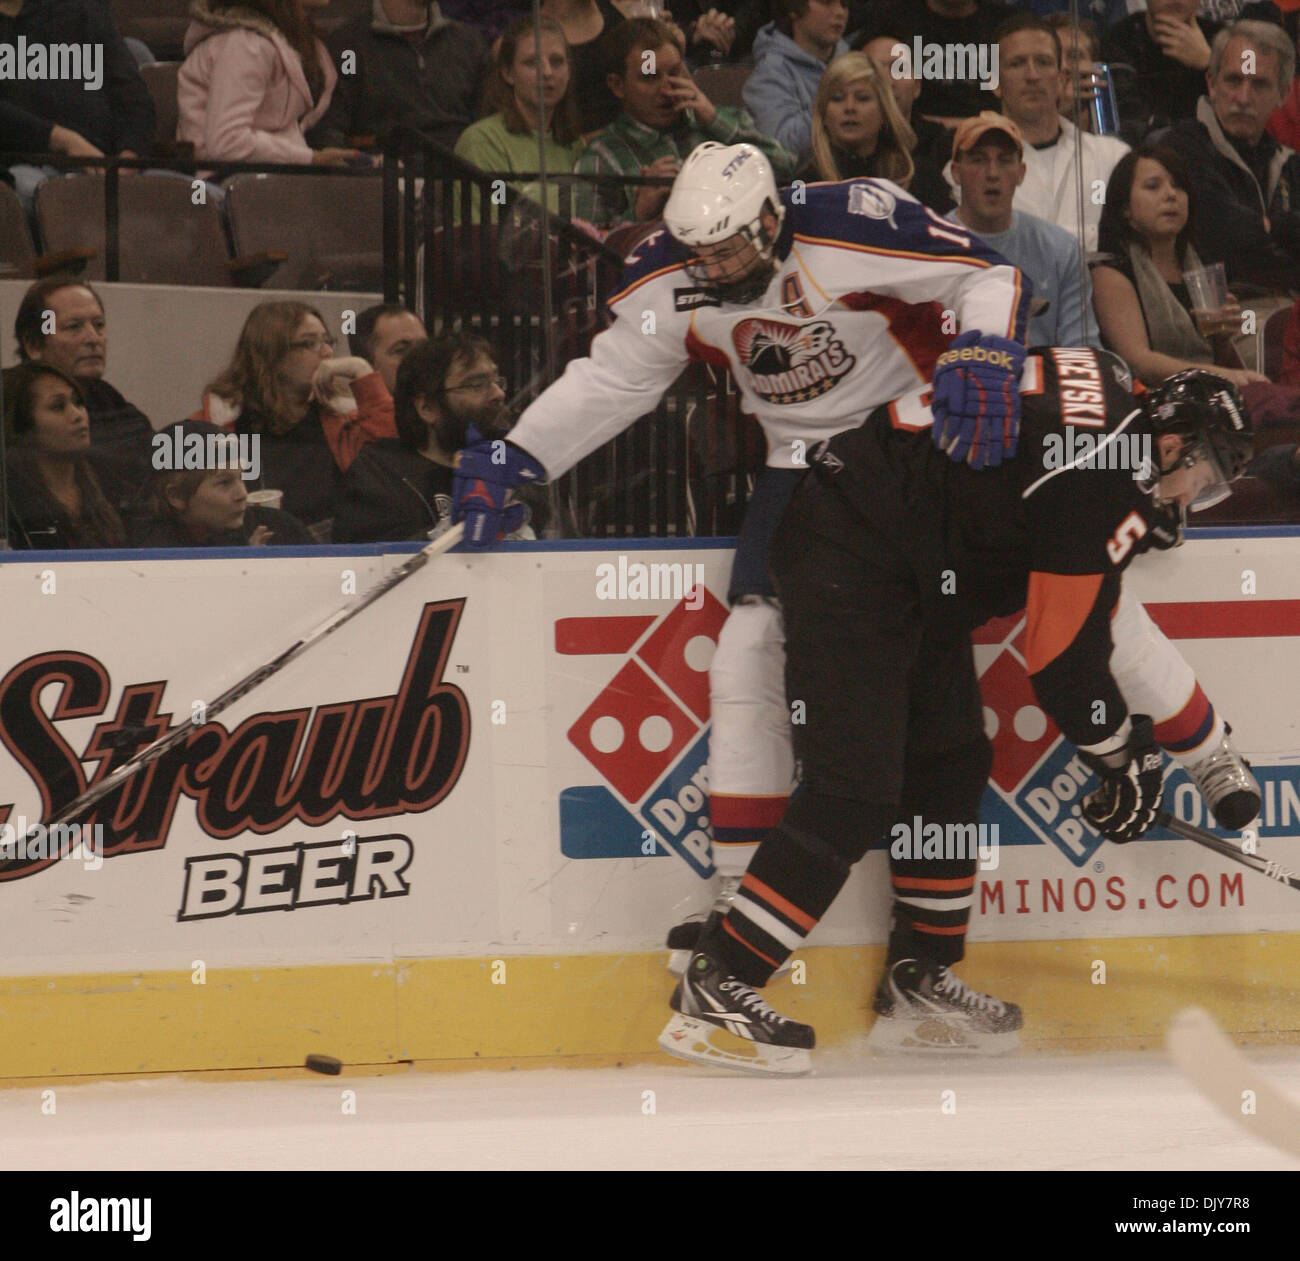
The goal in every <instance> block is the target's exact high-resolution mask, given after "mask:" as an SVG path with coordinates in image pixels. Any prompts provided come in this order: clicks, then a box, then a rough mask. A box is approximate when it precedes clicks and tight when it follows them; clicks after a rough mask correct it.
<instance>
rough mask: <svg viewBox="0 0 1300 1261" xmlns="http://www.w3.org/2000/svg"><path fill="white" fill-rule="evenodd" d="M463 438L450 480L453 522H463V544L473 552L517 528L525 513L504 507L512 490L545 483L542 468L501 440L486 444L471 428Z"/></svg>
mask: <svg viewBox="0 0 1300 1261" xmlns="http://www.w3.org/2000/svg"><path fill="white" fill-rule="evenodd" d="M467 437H468V445H467V446H466V447H465V448H464V449H463V450H462V451H461V452H460V454H459V455H458V456H457V457H456V472H455V476H454V477H453V478H452V484H451V497H452V502H453V504H454V507H453V510H452V519H453V521H464V522H465V546H466V547H468V548H470V549H471V550H472V551H476V552H477V551H484V550H486V549H487V548H489V547H491V546H492V545H493V544H494V543H496V542H499V541H500V540H501V539H503V538H504V537H505V536H506V535H507V534H510V533H513V532H514V531H515V530H517V529H519V527H520V526H521V525H522V524H523V522H524V520H525V519H526V514H527V509H526V508H525V507H524V505H523V504H510V505H509V506H507V504H506V500H507V499H508V498H509V496H510V492H511V491H512V490H514V488H515V487H516V486H525V485H531V484H532V483H534V482H544V481H545V480H546V470H545V469H544V468H543V467H542V466H541V465H540V464H539V463H538V462H537V461H536V460H535V459H533V457H532V456H531V455H529V454H528V452H527V451H525V450H524V449H523V448H522V447H517V446H515V445H514V443H512V442H507V441H506V440H505V439H504V438H492V439H490V440H485V439H484V438H483V436H482V434H480V433H479V431H478V430H477V429H475V428H474V427H473V426H472V425H471V426H470V429H469V433H468V435H467Z"/></svg>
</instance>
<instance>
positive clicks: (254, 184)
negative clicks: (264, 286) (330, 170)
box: [226, 174, 384, 292]
mask: <svg viewBox="0 0 1300 1261" xmlns="http://www.w3.org/2000/svg"><path fill="white" fill-rule="evenodd" d="M226 189H227V193H226V210H227V212H228V214H229V215H230V226H231V230H232V232H233V234H234V238H235V249H236V250H237V251H238V253H239V254H241V255H261V254H264V253H265V252H267V251H279V252H282V253H284V254H285V255H287V257H286V260H285V262H284V263H283V264H282V265H281V266H280V267H279V268H278V269H277V271H276V272H275V273H274V275H273V276H272V277H271V280H270V284H271V285H272V286H273V287H274V288H277V289H347V290H364V291H367V292H369V291H371V290H375V289H382V288H383V276H384V229H383V183H382V181H381V180H379V179H378V178H376V177H368V178H367V177H356V178H345V177H338V176H329V175H258V174H251V175H236V176H235V177H234V178H232V179H231V180H230V181H229V182H228V184H227V185H226Z"/></svg>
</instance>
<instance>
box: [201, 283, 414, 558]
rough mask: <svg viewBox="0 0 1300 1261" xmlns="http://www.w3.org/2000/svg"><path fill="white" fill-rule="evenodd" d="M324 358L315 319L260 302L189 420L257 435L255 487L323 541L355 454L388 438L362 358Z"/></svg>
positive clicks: (382, 408) (380, 400)
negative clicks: (279, 496)
mask: <svg viewBox="0 0 1300 1261" xmlns="http://www.w3.org/2000/svg"><path fill="white" fill-rule="evenodd" d="M333 350H334V338H333V337H332V336H331V335H330V333H329V331H328V329H327V328H326V326H325V321H324V320H323V319H322V318H321V315H320V313H319V312H318V311H315V310H313V309H312V308H311V307H309V306H305V305H303V304H302V303H301V302H263V303H260V304H259V305H258V306H256V307H254V308H253V310H252V311H251V312H249V316H248V319H247V320H246V321H245V323H244V328H243V331H242V332H241V333H240V335H239V342H238V344H237V345H236V346H235V353H234V355H233V356H232V357H231V360H230V363H229V365H228V366H227V367H226V368H225V370H224V371H223V372H222V373H221V374H220V375H219V376H218V377H217V378H216V380H215V381H213V382H212V383H211V384H210V385H209V386H208V388H207V390H206V391H205V393H204V397H203V406H202V408H201V409H200V411H199V412H197V413H196V414H195V415H194V416H192V417H191V418H190V419H192V420H207V421H211V422H212V423H213V424H216V425H220V426H221V427H222V428H223V429H229V430H233V431H234V432H235V433H240V434H249V435H253V434H256V435H257V436H258V438H259V443H260V448H261V461H262V476H261V479H260V483H259V488H265V489H274V490H281V491H283V492H284V508H285V509H286V511H288V512H291V513H292V514H293V515H294V516H295V517H297V518H298V519H299V520H300V521H304V522H306V523H307V525H308V526H309V527H316V528H317V530H319V531H320V532H322V533H323V532H324V531H323V526H322V523H323V522H324V521H326V520H327V519H328V518H329V516H330V512H331V510H332V508H333V503H334V495H335V491H336V490H337V487H338V484H339V482H340V481H341V478H342V474H343V473H344V472H345V471H346V470H347V468H348V466H349V465H350V464H351V463H352V461H353V460H354V459H355V458H356V455H357V453H358V451H360V450H361V448H362V447H363V446H364V445H365V444H366V443H367V442H369V441H372V440H374V439H376V438H380V437H388V436H391V435H392V433H393V432H395V431H394V429H393V420H392V403H391V399H390V398H389V395H388V391H387V390H385V389H384V388H383V383H382V382H381V381H380V379H379V374H378V373H376V372H375V371H374V370H373V369H372V368H371V366H370V365H369V364H368V363H366V361H365V360H363V359H359V358H346V359H340V360H336V359H332V358H331V355H332V354H333Z"/></svg>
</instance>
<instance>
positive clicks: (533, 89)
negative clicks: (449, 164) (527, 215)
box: [456, 17, 582, 210]
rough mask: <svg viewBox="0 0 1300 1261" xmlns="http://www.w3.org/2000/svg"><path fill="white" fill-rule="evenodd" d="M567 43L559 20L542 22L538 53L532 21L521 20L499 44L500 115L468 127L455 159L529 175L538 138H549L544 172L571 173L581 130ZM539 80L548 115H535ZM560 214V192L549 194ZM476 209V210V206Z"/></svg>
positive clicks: (579, 147) (535, 161)
mask: <svg viewBox="0 0 1300 1261" xmlns="http://www.w3.org/2000/svg"><path fill="white" fill-rule="evenodd" d="M572 70H573V67H572V62H571V61H570V58H569V45H568V43H567V42H566V41H565V38H564V32H563V31H562V30H561V29H560V26H559V24H558V23H557V22H555V21H553V20H552V19H550V18H543V19H542V42H541V49H540V55H539V49H538V46H537V40H536V39H535V38H534V37H533V19H532V18H531V17H529V18H520V19H519V21H518V22H516V23H515V24H514V25H513V26H512V27H511V28H510V29H509V30H508V31H506V33H505V34H504V35H503V36H502V37H501V42H500V44H498V45H497V56H496V73H497V78H498V80H499V81H500V86H501V89H502V94H503V97H504V104H503V105H502V108H501V110H500V112H499V113H496V114H493V115H491V116H490V117H488V118H483V119H480V120H479V121H478V122H476V123H474V124H473V126H471V127H467V128H466V129H465V131H464V132H463V133H462V135H461V138H460V140H459V141H458V142H457V144H456V155H457V156H458V157H461V158H464V159H465V160H466V161H467V162H472V163H473V164H474V165H475V166H477V167H478V168H479V169H480V170H483V171H528V172H535V171H536V170H537V167H538V159H537V147H538V136H539V134H540V135H543V136H545V137H546V169H547V171H549V172H552V173H554V172H558V171H563V172H565V173H568V172H571V171H572V170H573V163H574V161H575V160H576V158H577V156H578V154H579V153H581V152H582V130H581V123H580V122H579V120H578V105H577V101H576V100H575V98H574V90H573V76H572ZM539 76H540V78H541V83H542V99H543V103H544V106H545V109H546V115H545V117H543V118H541V119H539V118H538V116H537V81H538V77H539ZM548 200H549V202H550V206H551V209H552V210H558V208H559V197H558V190H557V189H556V188H554V187H552V189H551V190H550V195H549V198H548ZM476 209H477V206H476Z"/></svg>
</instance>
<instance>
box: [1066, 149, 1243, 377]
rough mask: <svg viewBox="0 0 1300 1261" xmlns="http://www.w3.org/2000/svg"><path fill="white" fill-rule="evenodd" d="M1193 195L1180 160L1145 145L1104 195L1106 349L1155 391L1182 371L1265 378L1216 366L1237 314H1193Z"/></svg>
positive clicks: (1101, 302) (1101, 298)
mask: <svg viewBox="0 0 1300 1261" xmlns="http://www.w3.org/2000/svg"><path fill="white" fill-rule="evenodd" d="M1196 200H1197V199H1196V197H1195V195H1194V193H1193V191H1192V184H1191V181H1190V180H1189V179H1188V172H1187V169H1186V167H1185V165H1184V163H1183V161H1182V160H1181V159H1180V157H1179V156H1178V154H1177V153H1176V152H1174V151H1173V150H1172V149H1169V148H1167V147H1165V146H1163V145H1152V144H1144V145H1142V146H1141V147H1140V148H1137V149H1134V150H1133V151H1132V152H1130V153H1128V154H1126V155H1125V156H1124V158H1123V159H1121V161H1120V162H1119V163H1118V165H1117V166H1116V167H1115V171H1114V174H1113V175H1112V176H1111V179H1110V184H1109V186H1108V187H1107V189H1106V208H1105V210H1104V211H1103V212H1102V218H1101V247H1102V249H1103V250H1104V251H1105V253H1106V255H1107V257H1106V258H1105V259H1104V260H1103V261H1101V262H1099V263H1098V264H1097V265H1096V266H1095V267H1094V268H1093V272H1092V283H1093V287H1094V290H1095V295H1096V296H1095V298H1094V302H1095V304H1096V308H1097V321H1098V323H1099V324H1100V325H1101V332H1102V336H1103V338H1105V342H1106V345H1107V346H1109V347H1110V348H1111V349H1112V350H1114V351H1115V352H1116V353H1117V354H1119V355H1121V356H1122V357H1123V358H1124V360H1125V362H1126V363H1127V364H1128V365H1129V367H1130V368H1131V369H1132V370H1133V374H1134V376H1136V377H1138V378H1139V379H1140V380H1142V381H1144V382H1145V383H1146V384H1147V385H1155V384H1158V383H1159V382H1160V381H1163V380H1164V379H1165V377H1167V376H1169V375H1170V374H1171V373H1174V372H1181V371H1182V370H1183V369H1184V368H1208V369H1210V370H1211V371H1213V372H1217V373H1219V374H1220V375H1221V376H1225V377H1227V378H1228V380H1230V381H1232V382H1233V383H1234V384H1235V385H1237V386H1245V385H1248V384H1250V383H1251V382H1257V381H1265V380H1267V378H1265V377H1262V376H1260V374H1259V373H1257V372H1249V371H1246V370H1245V369H1233V368H1223V367H1216V366H1215V363H1214V353H1215V347H1214V345H1213V342H1214V341H1216V340H1217V339H1225V340H1226V339H1227V338H1228V337H1229V336H1230V335H1231V334H1232V333H1234V332H1239V331H1240V328H1241V309H1240V308H1239V307H1238V306H1237V305H1236V304H1235V302H1230V305H1229V306H1227V307H1224V308H1223V309H1222V310H1220V311H1195V310H1193V309H1192V300H1191V295H1190V294H1189V293H1188V291H1187V286H1186V285H1185V284H1184V283H1183V272H1185V271H1189V270H1191V269H1192V268H1194V267H1199V266H1200V264H1201V260H1200V257H1199V256H1198V255H1197V252H1196V249H1195V248H1194V247H1193V245H1192V235H1193V223H1194V208H1195V202H1196Z"/></svg>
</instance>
